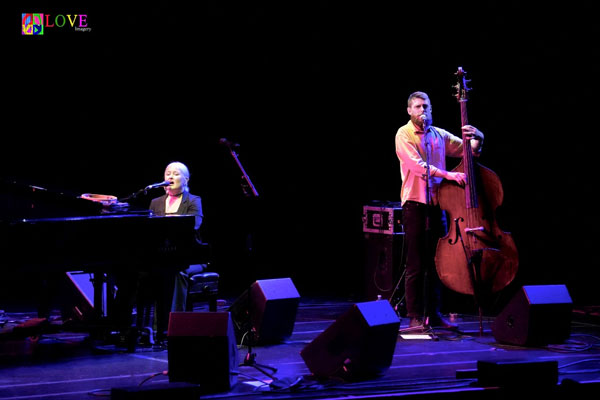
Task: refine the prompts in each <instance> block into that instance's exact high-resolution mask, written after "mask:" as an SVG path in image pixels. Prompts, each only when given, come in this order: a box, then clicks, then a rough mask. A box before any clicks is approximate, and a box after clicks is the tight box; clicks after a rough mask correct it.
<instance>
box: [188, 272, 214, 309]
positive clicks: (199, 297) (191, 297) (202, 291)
mask: <svg viewBox="0 0 600 400" xmlns="http://www.w3.org/2000/svg"><path fill="white" fill-rule="evenodd" d="M189 279H190V281H189V284H188V292H187V299H186V302H185V310H186V311H193V310H194V303H196V302H199V301H208V309H209V310H210V311H217V295H218V294H219V274H217V273H216V272H202V273H199V274H194V275H191V276H190V277H189Z"/></svg>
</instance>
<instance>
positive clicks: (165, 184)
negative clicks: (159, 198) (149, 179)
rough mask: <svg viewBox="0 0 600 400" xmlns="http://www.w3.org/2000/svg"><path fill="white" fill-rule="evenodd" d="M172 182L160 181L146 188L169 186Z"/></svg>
mask: <svg viewBox="0 0 600 400" xmlns="http://www.w3.org/2000/svg"><path fill="white" fill-rule="evenodd" d="M170 184H171V181H164V182H160V183H153V184H152V185H148V186H146V189H145V190H149V189H156V188H159V187H163V186H169V185H170Z"/></svg>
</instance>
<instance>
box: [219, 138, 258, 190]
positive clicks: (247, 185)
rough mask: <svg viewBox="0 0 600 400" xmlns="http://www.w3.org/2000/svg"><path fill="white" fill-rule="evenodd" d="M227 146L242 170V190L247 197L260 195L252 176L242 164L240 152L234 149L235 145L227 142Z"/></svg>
mask: <svg viewBox="0 0 600 400" xmlns="http://www.w3.org/2000/svg"><path fill="white" fill-rule="evenodd" d="M227 148H229V153H231V156H232V157H233V159H234V160H235V163H236V164H237V166H238V168H239V169H240V172H241V173H242V190H243V191H244V195H246V197H258V192H257V191H256V188H255V187H254V185H253V184H252V181H251V180H250V177H249V176H248V174H247V173H246V170H245V169H244V167H243V166H242V163H241V162H240V159H239V158H238V154H237V153H236V151H235V150H234V149H233V146H231V145H229V144H227ZM248 189H250V191H248Z"/></svg>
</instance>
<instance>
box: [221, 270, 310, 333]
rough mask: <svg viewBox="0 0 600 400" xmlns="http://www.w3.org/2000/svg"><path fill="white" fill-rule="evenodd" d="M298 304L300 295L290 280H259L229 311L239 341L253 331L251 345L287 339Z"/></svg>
mask: <svg viewBox="0 0 600 400" xmlns="http://www.w3.org/2000/svg"><path fill="white" fill-rule="evenodd" d="M299 304H300V294H299V293H298V291H297V290H296V287H295V286H294V283H293V282H292V280H291V279H290V278H280V279H263V280H257V281H256V282H254V283H253V284H252V285H251V286H250V288H249V289H247V290H246V291H244V293H243V294H242V295H241V296H240V297H239V298H238V299H236V300H235V301H234V302H233V304H232V305H231V307H230V308H229V311H230V312H231V317H232V318H233V322H234V324H235V333H236V337H237V339H238V341H241V340H242V337H243V336H244V335H246V336H248V335H247V334H248V333H249V332H250V331H251V332H252V335H250V336H249V337H247V339H248V340H250V341H252V342H251V343H250V344H252V345H261V344H269V343H278V342H281V341H283V340H284V339H287V338H288V337H290V336H291V335H292V332H293V330H294V323H295V322H296V313H297V311H298V305H299ZM242 344H244V343H242Z"/></svg>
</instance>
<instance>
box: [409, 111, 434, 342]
mask: <svg viewBox="0 0 600 400" xmlns="http://www.w3.org/2000/svg"><path fill="white" fill-rule="evenodd" d="M428 131H429V127H428V126H427V120H426V118H423V141H424V142H425V146H424V148H425V182H426V184H425V200H426V202H427V204H426V209H425V249H424V251H425V252H426V256H427V259H429V255H430V251H431V250H430V245H431V243H430V242H431V241H430V235H431V209H430V208H431V206H432V204H433V201H432V199H431V160H430V152H431V143H430V141H429V140H427V132H428ZM430 267H431V266H430V265H429V262H427V266H426V267H425V271H424V273H423V318H422V323H423V325H421V326H415V327H412V328H406V329H402V330H401V331H402V332H416V331H424V330H425V326H427V325H428V324H429V295H430V294H429V292H430V289H431V288H430V284H429V273H430V272H431V271H430ZM429 334H430V335H431V338H432V339H436V335H435V333H434V332H433V329H432V328H431V327H430V332H429Z"/></svg>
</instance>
